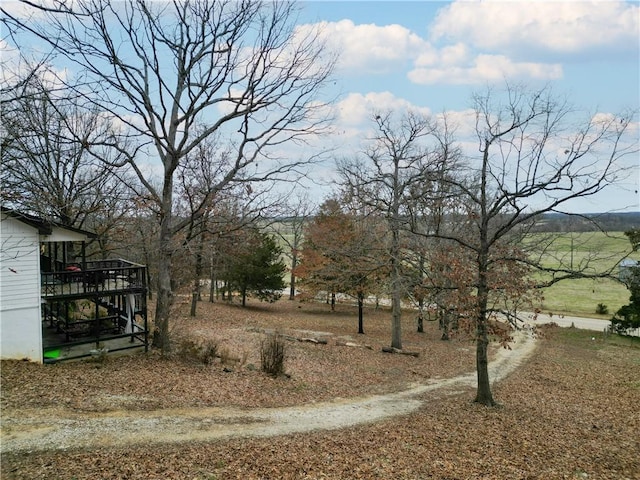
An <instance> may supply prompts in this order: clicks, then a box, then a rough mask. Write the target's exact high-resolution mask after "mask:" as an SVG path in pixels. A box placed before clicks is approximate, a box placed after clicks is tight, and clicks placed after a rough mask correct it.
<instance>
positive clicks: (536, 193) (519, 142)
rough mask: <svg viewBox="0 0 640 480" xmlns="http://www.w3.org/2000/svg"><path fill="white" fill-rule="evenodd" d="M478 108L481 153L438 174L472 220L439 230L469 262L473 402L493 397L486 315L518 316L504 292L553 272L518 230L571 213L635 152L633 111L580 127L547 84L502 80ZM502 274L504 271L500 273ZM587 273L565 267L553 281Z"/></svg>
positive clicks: (477, 100) (617, 175)
mask: <svg viewBox="0 0 640 480" xmlns="http://www.w3.org/2000/svg"><path fill="white" fill-rule="evenodd" d="M474 110H475V120H476V122H475V132H476V134H477V140H478V151H479V155H478V156H477V157H471V158H469V159H468V162H467V164H466V169H465V170H464V171H461V172H460V175H458V176H451V177H444V178H443V181H445V182H447V183H448V184H449V185H450V186H451V187H452V188H454V189H455V190H456V191H457V192H459V201H460V202H461V205H463V206H464V208H465V210H466V216H467V219H468V221H467V222H466V223H465V225H466V228H465V229H464V231H462V232H451V233H445V232H443V233H440V234H439V235H438V236H439V237H440V238H442V239H446V240H448V241H453V242H455V243H456V244H458V245H459V247H461V248H462V249H463V250H464V251H466V252H467V254H465V256H466V257H467V258H468V259H471V260H469V261H472V262H473V264H472V270H473V274H472V276H473V277H474V279H475V280H474V281H473V282H474V283H473V287H474V289H475V295H474V296H473V297H472V298H473V305H472V306H471V307H472V308H471V311H472V312H473V313H472V315H473V316H474V317H475V329H476V342H477V343H476V345H477V354H476V360H477V376H478V389H477V394H476V399H475V400H476V402H478V403H481V404H484V405H494V404H495V401H494V399H493V396H492V393H491V384H490V379H489V373H488V361H487V346H488V343H489V335H488V328H489V320H490V318H491V316H492V315H494V314H496V313H500V314H503V315H505V316H506V317H507V318H508V319H510V320H512V321H514V322H515V320H516V319H517V317H516V312H515V311H514V310H511V309H510V308H508V309H505V308H504V305H505V298H506V297H505V296H504V295H502V293H504V292H506V291H507V290H508V287H509V286H513V285H512V284H513V283H514V282H517V281H519V277H520V276H522V275H526V272H527V271H531V269H533V270H547V271H549V269H548V268H547V267H545V266H544V265H543V264H542V263H541V262H540V257H537V258H536V257H534V256H532V255H531V254H530V253H531V252H528V251H527V250H526V246H523V244H522V240H523V235H524V234H526V233H527V232H529V231H530V229H531V226H532V223H533V222H535V220H536V219H538V218H539V217H540V215H541V214H544V213H550V212H562V211H563V210H568V212H566V213H570V210H571V202H572V201H573V200H575V199H580V198H586V197H591V196H593V195H595V194H597V193H599V192H601V191H602V190H603V189H605V188H607V187H610V186H611V185H613V184H615V183H616V182H618V181H620V180H621V179H622V178H623V177H624V176H625V175H626V167H628V166H629V163H626V160H627V158H628V159H632V158H633V155H637V153H638V140H637V138H635V137H634V136H633V135H631V134H630V131H629V127H630V125H631V121H632V120H631V119H632V116H630V115H627V116H613V115H606V116H604V115H595V116H592V117H590V118H589V119H588V120H587V121H586V122H584V123H582V124H581V125H576V124H575V113H576V112H574V111H572V110H571V108H570V107H569V106H568V105H567V103H566V102H564V101H560V100H558V98H557V97H555V96H554V95H553V94H552V92H551V91H550V89H548V88H544V89H542V90H537V91H528V90H526V89H523V88H519V87H514V86H511V85H508V86H507V88H506V90H505V91H503V92H497V91H487V92H486V93H485V94H478V95H476V96H475V97H474ZM582 267H584V266H582ZM505 268H506V270H505ZM509 272H511V273H509ZM505 274H508V275H509V277H508V278H503V279H502V280H500V275H505ZM586 275H587V273H586V272H585V271H584V270H581V271H578V270H577V269H575V268H573V269H572V268H568V266H562V267H561V268H557V269H556V271H555V272H553V277H552V281H553V282H556V281H560V280H562V279H567V278H576V277H581V276H586ZM509 279H511V280H509ZM524 290H526V288H525V289H523V290H522V291H518V290H517V289H515V290H513V291H512V292H511V293H509V292H507V297H510V298H511V299H513V300H514V301H515V302H516V303H517V301H518V298H519V297H520V296H521V295H524V294H525V293H526V292H525V291H524ZM507 300H508V299H507ZM501 305H502V306H501Z"/></svg>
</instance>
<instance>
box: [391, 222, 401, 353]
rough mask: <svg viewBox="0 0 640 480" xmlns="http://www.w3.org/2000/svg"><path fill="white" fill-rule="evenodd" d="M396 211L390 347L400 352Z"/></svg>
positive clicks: (393, 231)
mask: <svg viewBox="0 0 640 480" xmlns="http://www.w3.org/2000/svg"><path fill="white" fill-rule="evenodd" d="M396 217H397V211H396V212H395V213H394V214H393V219H392V225H391V237H392V238H391V347H392V348H397V349H398V350H402V305H401V301H402V300H401V296H402V285H401V278H400V277H401V272H400V232H399V228H398V224H397V218H396Z"/></svg>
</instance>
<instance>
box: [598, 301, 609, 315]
mask: <svg viewBox="0 0 640 480" xmlns="http://www.w3.org/2000/svg"><path fill="white" fill-rule="evenodd" d="M596 313H597V314H598V315H606V314H607V313H609V307H607V306H606V305H605V304H604V303H599V304H598V306H597V307H596Z"/></svg>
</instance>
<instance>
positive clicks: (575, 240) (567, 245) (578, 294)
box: [530, 232, 640, 319]
mask: <svg viewBox="0 0 640 480" xmlns="http://www.w3.org/2000/svg"><path fill="white" fill-rule="evenodd" d="M549 235H551V237H552V239H553V243H552V244H551V248H549V249H548V250H547V251H546V252H545V254H544V255H543V257H542V262H543V264H544V265H546V266H549V267H563V266H564V267H567V268H571V267H573V268H574V269H578V268H581V267H584V268H585V269H586V270H585V271H586V272H587V273H591V274H595V273H598V272H605V271H611V272H612V274H613V275H617V274H618V264H619V261H620V259H621V258H622V257H623V256H624V254H625V252H628V251H629V250H630V248H631V247H630V243H629V240H628V239H627V237H626V236H625V235H624V233H622V232H609V233H606V234H605V233H603V232H588V233H556V234H539V235H538V234H536V235H532V236H531V238H530V240H531V241H532V242H533V243H535V242H537V241H540V242H541V243H542V242H543V240H548V239H549V238H550V237H549ZM632 258H634V259H636V260H640V255H639V254H637V253H636V254H634V256H632ZM543 292H544V293H543V295H544V300H543V302H542V304H541V305H539V308H540V309H541V310H542V311H544V312H553V313H554V314H557V313H564V314H575V315H582V316H589V317H595V318H606V319H609V318H611V315H612V314H613V313H615V312H616V311H617V310H618V309H619V308H620V307H621V306H622V305H625V304H627V303H628V301H629V291H628V290H627V288H626V287H625V286H624V285H623V284H621V283H620V282H618V281H616V280H612V279H604V278H603V279H575V280H566V281H561V282H559V283H557V284H555V285H553V286H551V287H549V288H546V289H545V290H544V291H543ZM600 303H602V304H604V305H606V306H607V307H608V310H609V313H608V314H606V315H597V314H596V308H597V306H598V304H600Z"/></svg>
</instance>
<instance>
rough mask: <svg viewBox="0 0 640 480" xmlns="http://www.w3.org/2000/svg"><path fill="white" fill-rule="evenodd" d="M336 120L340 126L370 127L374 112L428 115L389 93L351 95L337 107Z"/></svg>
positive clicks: (422, 108) (427, 111) (423, 109)
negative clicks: (405, 112)
mask: <svg viewBox="0 0 640 480" xmlns="http://www.w3.org/2000/svg"><path fill="white" fill-rule="evenodd" d="M337 109H338V114H337V117H338V118H337V120H338V123H339V124H340V125H341V126H345V127H353V126H362V125H367V126H368V125H370V124H371V121H372V115H373V114H374V112H387V111H403V110H412V111H415V112H419V113H422V114H423V115H429V114H430V113H431V111H430V110H429V109H428V108H424V107H417V106H415V105H413V104H411V102H409V101H407V100H405V99H403V98H399V97H397V96H395V95H394V94H393V93H391V92H370V93H367V94H364V95H363V94H360V93H352V94H350V95H348V96H347V97H346V98H345V99H344V100H342V101H341V102H339V103H338V105H337Z"/></svg>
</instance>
